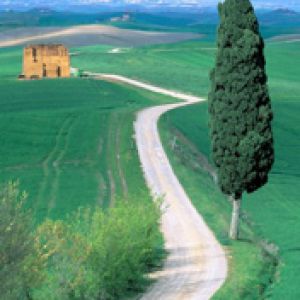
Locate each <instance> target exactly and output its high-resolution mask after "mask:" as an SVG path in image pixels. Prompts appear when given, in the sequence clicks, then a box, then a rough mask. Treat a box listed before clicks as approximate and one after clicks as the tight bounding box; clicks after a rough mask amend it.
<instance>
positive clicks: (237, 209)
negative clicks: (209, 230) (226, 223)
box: [229, 196, 242, 240]
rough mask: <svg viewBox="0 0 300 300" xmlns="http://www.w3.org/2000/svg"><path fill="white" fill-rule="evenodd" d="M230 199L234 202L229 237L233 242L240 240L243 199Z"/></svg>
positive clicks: (232, 197)
mask: <svg viewBox="0 0 300 300" xmlns="http://www.w3.org/2000/svg"><path fill="white" fill-rule="evenodd" d="M230 199H231V202H232V216H231V224H230V231H229V237H230V238H231V239H233V240H237V239H238V238H239V223H240V214H241V202H242V198H236V197H234V196H231V197H230Z"/></svg>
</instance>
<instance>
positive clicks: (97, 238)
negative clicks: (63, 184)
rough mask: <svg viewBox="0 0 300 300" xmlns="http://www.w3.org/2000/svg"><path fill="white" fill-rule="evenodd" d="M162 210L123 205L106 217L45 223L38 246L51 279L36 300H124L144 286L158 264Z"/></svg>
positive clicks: (80, 214)
mask: <svg viewBox="0 0 300 300" xmlns="http://www.w3.org/2000/svg"><path fill="white" fill-rule="evenodd" d="M159 218H160V213H159V208H158V207H156V206H155V205H153V204H152V203H149V204H145V202H137V201H132V202H119V203H118V204H117V206H116V207H114V208H111V209H110V210H108V211H107V212H103V211H102V210H101V209H100V208H96V209H93V210H92V209H89V208H83V209H79V210H78V211H77V212H76V213H74V214H73V215H71V216H70V217H68V218H67V220H66V221H65V222H63V221H51V220H47V221H45V222H44V223H43V224H42V225H41V226H40V227H39V228H38V230H37V246H38V249H40V252H41V255H42V256H43V257H46V258H47V261H48V275H47V279H46V282H45V283H44V285H43V286H42V288H40V289H37V290H36V291H35V294H34V295H35V297H34V298H36V299H39V300H40V299H49V300H50V299H53V300H54V299H90V300H92V299H101V300H102V299H120V298H122V297H123V296H124V295H126V294H128V293H130V292H132V291H140V290H141V289H142V288H143V286H144V285H145V281H146V279H145V277H144V274H145V273H146V272H147V271H148V270H149V267H150V266H151V265H152V264H153V262H154V261H155V258H156V247H157V244H158V241H159V237H160V235H159V231H158V222H159Z"/></svg>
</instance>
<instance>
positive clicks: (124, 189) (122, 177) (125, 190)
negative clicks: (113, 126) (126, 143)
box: [116, 122, 128, 199]
mask: <svg viewBox="0 0 300 300" xmlns="http://www.w3.org/2000/svg"><path fill="white" fill-rule="evenodd" d="M120 123H121V122H120ZM120 123H119V124H120ZM120 125H122V124H120ZM120 125H119V126H118V128H117V130H116V154H117V166H118V171H119V176H120V180H121V185H122V192H123V197H124V198H125V199H128V186H127V182H126V179H125V175H124V172H123V168H122V164H121V153H120V148H121V147H120V144H121V127H120Z"/></svg>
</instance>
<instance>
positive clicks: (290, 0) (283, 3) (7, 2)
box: [0, 0, 300, 11]
mask: <svg viewBox="0 0 300 300" xmlns="http://www.w3.org/2000/svg"><path fill="white" fill-rule="evenodd" d="M220 1H221V0H0V6H12V7H13V6H14V5H18V4H22V6H32V5H34V6H41V5H46V6H51V4H54V3H55V5H56V4H58V5H62V6H63V5H64V4H67V5H70V4H101V3H106V4H144V5H164V4H167V5H175V6H176V5H184V4H187V5H193V4H196V5H199V6H203V7H207V6H216V4H217V3H218V2H220ZM252 3H253V4H254V6H255V7H256V8H291V9H296V10H299V11H300V0H252Z"/></svg>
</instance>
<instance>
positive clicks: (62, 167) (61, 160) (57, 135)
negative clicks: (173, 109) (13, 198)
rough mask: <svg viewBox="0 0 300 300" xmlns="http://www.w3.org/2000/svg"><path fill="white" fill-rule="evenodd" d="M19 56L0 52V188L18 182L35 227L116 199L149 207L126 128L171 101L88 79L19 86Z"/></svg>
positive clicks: (130, 134)
mask: <svg viewBox="0 0 300 300" xmlns="http://www.w3.org/2000/svg"><path fill="white" fill-rule="evenodd" d="M20 54H21V51H20V50H19V49H12V50H1V52H0V61H1V62H2V64H3V67H2V69H1V71H0V105H1V112H0V132H1V136H0V143H1V149H0V181H1V182H2V183H3V182H6V181H8V180H20V182H21V188H22V189H25V190H26V191H27V192H28V193H29V195H30V197H29V206H30V207H31V208H33V209H34V210H35V212H36V220H37V222H40V221H42V220H43V219H44V218H45V217H52V218H55V219H58V218H64V216H65V215H66V214H68V213H70V212H71V211H73V210H74V209H76V208H77V207H79V206H83V205H95V204H99V205H101V206H102V207H108V206H110V205H113V203H114V201H116V199H117V198H118V197H123V198H124V197H125V198H126V197H128V198H130V197H134V198H137V197H141V198H146V199H147V200H149V198H150V197H149V196H148V194H147V188H146V185H145V182H144V179H143V176H142V172H141V169H140V163H139V160H138V156H137V150H136V147H135V142H134V140H133V121H134V119H135V112H136V111H137V110H140V109H142V108H143V107H146V106H149V105H155V104H159V103H163V102H168V101H170V100H169V99H168V98H167V97H163V96H159V95H157V94H153V93H150V92H145V91H140V90H136V89H133V88H130V87H127V86H122V85H116V84H112V83H107V82H103V81H95V80H88V79H86V80H80V79H66V80H41V81H18V80H16V79H15V78H16V75H17V74H18V72H19V70H20V61H21V59H20ZM6 74H8V75H7V76H6Z"/></svg>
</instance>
